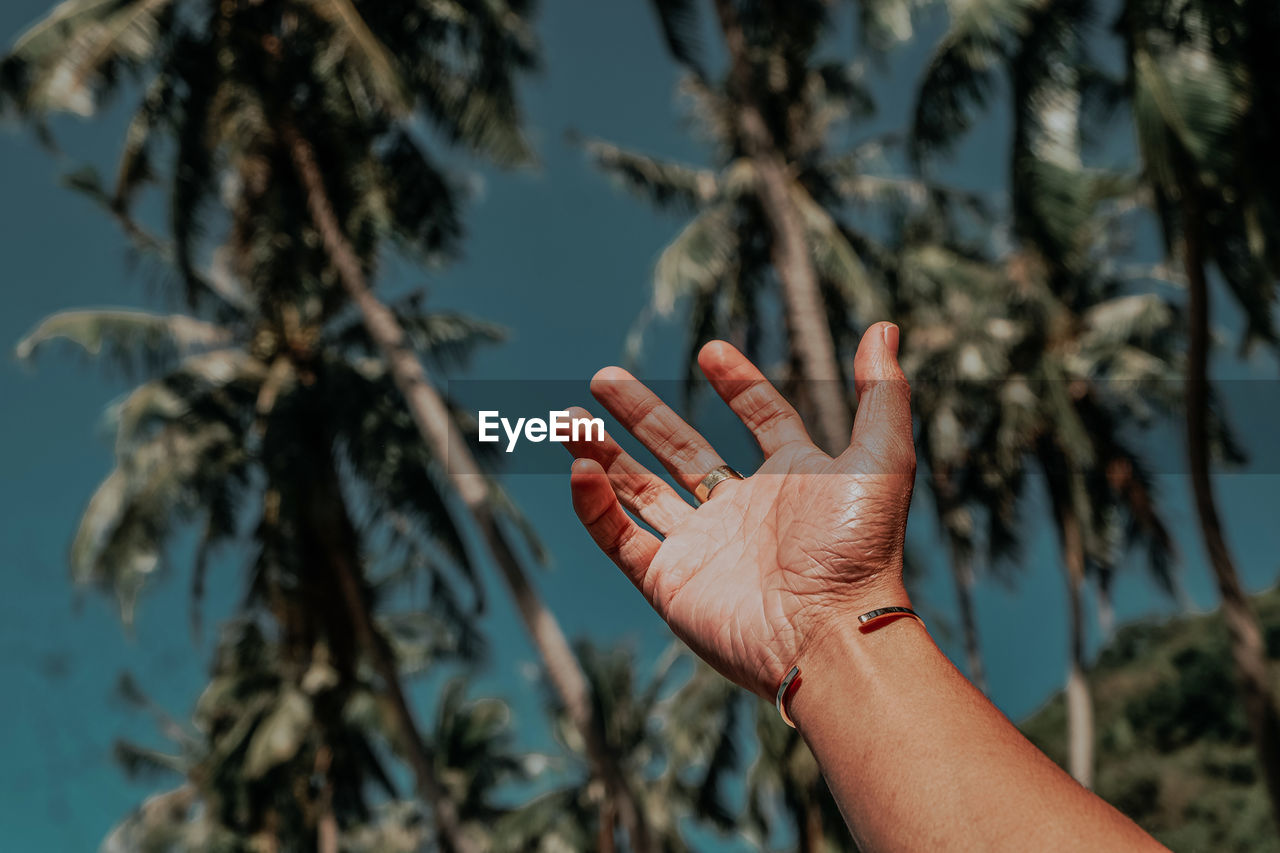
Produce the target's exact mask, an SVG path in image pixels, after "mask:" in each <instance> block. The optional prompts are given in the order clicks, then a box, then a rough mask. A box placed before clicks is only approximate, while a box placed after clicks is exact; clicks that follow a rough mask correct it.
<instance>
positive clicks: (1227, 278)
mask: <svg viewBox="0 0 1280 853" xmlns="http://www.w3.org/2000/svg"><path fill="white" fill-rule="evenodd" d="M1117 29H1118V30H1119V31H1120V33H1121V35H1122V36H1123V37H1124V39H1125V44H1126V48H1127V65H1128V67H1127V75H1126V81H1125V89H1126V94H1127V95H1128V98H1129V103H1130V108H1131V113H1132V118H1133V123H1134V129H1135V132H1136V136H1137V140H1138V149H1139V153H1140V155H1141V158H1142V163H1143V170H1144V173H1145V175H1146V177H1147V179H1148V181H1149V182H1150V184H1151V187H1152V190H1153V194H1154V197H1155V204H1154V207H1155V210H1156V213H1157V214H1158V216H1159V220H1160V224H1161V227H1162V230H1163V233H1164V238H1165V246H1166V250H1167V251H1168V252H1169V254H1170V255H1171V256H1173V255H1176V256H1177V257H1178V261H1179V262H1180V265H1181V267H1182V270H1183V272H1184V274H1185V276H1186V280H1187V287H1188V291H1187V323H1188V335H1187V373H1186V433H1187V458H1188V462H1189V470H1190V474H1191V489H1192V493H1193V495H1194V498H1195V506H1196V514H1197V516H1198V518H1199V520H1200V529H1201V534H1202V538H1203V539H1204V543H1205V550H1206V552H1207V555H1208V558H1209V565H1210V568H1211V569H1212V571H1213V574H1214V578H1215V580H1216V582H1217V586H1218V592H1219V595H1220V596H1221V598H1222V610H1223V615H1224V617H1225V618H1226V622H1227V626H1228V628H1229V630H1230V633H1231V640H1232V642H1231V649H1232V657H1233V658H1234V662H1235V667H1236V673H1237V676H1238V678H1239V680H1240V685H1241V691H1242V695H1243V698H1244V707H1245V714H1246V716H1247V717H1248V720H1249V727H1250V730H1251V733H1252V735H1253V739H1254V743H1255V745H1256V747H1257V750H1258V757H1259V763H1260V764H1261V766H1262V770H1263V776H1264V778H1265V779H1266V783H1267V789H1268V792H1269V794H1270V797H1271V805H1272V811H1273V814H1274V816H1275V818H1276V821H1277V822H1278V823H1280V711H1278V710H1277V705H1276V697H1275V695H1274V693H1273V691H1272V688H1271V681H1270V679H1269V677H1268V671H1267V655H1266V648H1265V643H1264V641H1263V637H1262V632H1261V629H1260V627H1259V625H1258V620H1257V616H1256V615H1255V614H1254V612H1253V610H1252V608H1251V606H1250V604H1249V600H1248V598H1247V596H1246V595H1245V591H1244V587H1243V585H1242V584H1241V581H1240V576H1239V572H1238V571H1237V570H1236V565H1235V560H1234V558H1233V557H1232V555H1231V551H1230V548H1229V547H1228V545H1227V541H1226V536H1225V534H1224V532H1223V526H1222V521H1221V518H1220V516H1219V513H1218V507H1217V502H1216V499H1215V497H1214V493H1213V481H1212V478H1211V476H1210V465H1211V456H1212V450H1213V433H1214V430H1213V424H1212V421H1211V413H1212V397H1211V388H1210V384H1209V378H1208V366H1209V342H1210V341H1209V329H1210V298H1209V268H1210V266H1213V267H1215V268H1216V269H1217V271H1218V273H1219V275H1220V276H1221V279H1222V281H1223V282H1224V283H1225V284H1226V285H1227V290H1228V292H1229V293H1230V294H1231V296H1232V298H1233V299H1234V300H1235V301H1236V302H1237V303H1238V304H1239V305H1240V307H1241V308H1242V309H1243V312H1244V317H1245V324H1246V325H1245V330H1244V346H1246V347H1247V346H1248V345H1249V344H1251V343H1252V342H1254V341H1259V340H1260V341H1263V342H1265V343H1268V344H1271V345H1273V346H1274V345H1276V344H1277V343H1278V342H1280V338H1278V337H1277V332H1276V327H1275V321H1274V304H1275V298H1276V283H1277V280H1278V278H1280V240H1277V238H1276V234H1277V223H1280V208H1277V206H1276V199H1277V197H1280V196H1277V191H1280V171H1277V167H1276V164H1275V155H1274V152H1275V149H1276V144H1277V141H1278V139H1280V131H1278V130H1277V128H1276V124H1275V121H1274V116H1275V115H1276V113H1275V111H1274V110H1275V108H1276V107H1277V105H1278V102H1277V97H1280V96H1278V95H1277V93H1276V91H1275V87H1274V85H1273V84H1272V81H1273V80H1274V79H1275V74H1276V71H1277V57H1276V55H1275V48H1274V45H1275V39H1276V37H1277V35H1280V11H1278V10H1277V9H1276V7H1275V5H1274V4H1271V3H1265V2H1255V0H1245V2H1240V3H1236V4H1232V5H1229V6H1224V5H1222V4H1217V3H1204V2H1178V3H1174V2H1163V0H1130V2H1126V3H1125V4H1124V6H1123V11H1122V13H1121V15H1120V19H1119V21H1118V23H1117Z"/></svg>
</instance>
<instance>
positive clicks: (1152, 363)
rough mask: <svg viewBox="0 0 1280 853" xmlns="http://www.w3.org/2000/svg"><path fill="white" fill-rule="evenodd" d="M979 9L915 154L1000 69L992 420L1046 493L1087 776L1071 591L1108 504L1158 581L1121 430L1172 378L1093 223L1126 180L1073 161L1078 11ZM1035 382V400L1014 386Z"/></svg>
mask: <svg viewBox="0 0 1280 853" xmlns="http://www.w3.org/2000/svg"><path fill="white" fill-rule="evenodd" d="M989 11H990V13H989V14H987V13H985V12H984V13H982V14H979V13H977V12H976V10H974V9H972V8H967V7H966V8H962V9H960V10H959V12H958V14H957V15H956V16H955V17H954V19H953V21H952V25H951V29H950V31H949V32H948V34H947V35H946V36H945V37H944V38H943V40H942V42H941V44H940V45H939V47H938V49H937V51H936V53H935V55H934V57H933V59H932V60H931V62H930V65H929V70H928V72H927V73H926V76H925V80H924V82H923V83H922V86H921V89H920V96H919V100H918V103H917V107H916V115H915V126H914V128H913V135H912V138H913V149H914V151H915V152H916V155H917V157H923V156H926V155H928V154H930V153H933V152H935V151H937V150H938V149H940V148H945V147H946V146H947V145H949V144H950V143H951V142H952V141H954V139H955V138H957V137H958V136H959V135H960V134H961V133H963V131H964V130H965V129H967V127H968V125H969V123H970V121H971V120H972V118H971V117H972V113H973V112H974V111H975V109H976V108H977V107H981V106H982V105H983V103H984V102H985V99H986V98H987V97H988V95H989V92H990V89H991V87H992V86H993V85H994V82H995V80H997V79H998V78H999V77H1001V76H1004V77H1007V78H1008V80H1009V81H1010V88H1011V90H1012V95H1013V103H1014V139H1013V146H1012V153H1011V174H1010V186H1011V187H1012V188H1013V192H1012V207H1013V210H1012V214H1013V216H1012V222H1013V232H1014V237H1015V239H1016V241H1017V244H1018V245H1017V248H1016V249H1015V251H1014V253H1013V254H1012V255H1011V256H1010V258H1009V261H1008V267H1009V274H1010V277H1011V278H1012V280H1013V284H1014V292H1015V294H1017V301H1016V302H1015V303H1014V304H1017V305H1020V307H1021V309H1022V310H1023V311H1024V312H1025V313H1026V318H1025V319H1028V320H1029V321H1030V322H1024V323H1023V325H1022V329H1021V331H1020V332H1019V334H1018V335H1016V337H1017V338H1019V339H1020V340H1018V341H1017V345H1018V347H1020V348H1021V350H1022V351H1021V354H1020V355H1017V356H1016V357H1013V358H1011V359H1009V360H1008V362H1007V366H1005V367H1003V368H1002V369H1007V370H1010V371H1013V372H1015V375H1020V376H1021V378H1020V379H1019V382H1025V381H1027V380H1030V381H1031V382H1032V383H1033V384H1032V385H1029V386H1025V387H1024V388H1023V392H1024V394H1023V398H1022V399H1023V402H1018V397H1017V396H1013V395H1010V394H1006V393H1003V392H1002V394H1001V397H1002V400H1001V408H1002V409H1004V408H1006V407H1007V404H1008V403H1010V402H1012V403H1013V405H1014V408H1013V409H1008V410H1007V411H1004V412H1002V413H1001V415H1000V421H1004V420H1005V419H1006V418H1007V421H1008V423H1007V425H1006V424H1004V423H1002V424H1001V427H1000V431H1003V432H1004V434H1003V436H1002V439H1003V440H1004V441H1007V442H1010V446H1011V447H1014V448H1017V451H1018V452H1019V453H1029V454H1031V456H1032V457H1033V458H1034V460H1035V464H1036V466H1037V467H1038V468H1039V470H1040V473H1042V474H1043V475H1044V477H1045V481H1046V484H1047V487H1048V492H1049V498H1050V506H1051V510H1052V515H1053V521H1054V525H1055V528H1056V530H1057V531H1058V535H1059V540H1060V545H1061V553H1062V557H1063V565H1064V569H1065V570H1066V574H1067V592H1068V603H1069V613H1070V625H1071V641H1070V649H1071V654H1070V662H1071V663H1070V668H1069V675H1068V683H1067V694H1068V702H1067V706H1068V727H1069V729H1070V732H1071V736H1070V738H1069V741H1070V744H1071V749H1070V751H1069V755H1070V761H1069V764H1070V769H1071V771H1072V773H1073V775H1075V776H1076V778H1077V779H1078V780H1080V781H1081V782H1082V783H1083V784H1085V785H1089V784H1090V783H1091V781H1092V774H1093V763H1094V762H1093V740H1094V738H1093V732H1092V699H1091V697H1090V695H1089V688H1088V682H1087V680H1086V677H1085V672H1086V663H1087V658H1086V655H1085V645H1084V638H1085V634H1084V617H1083V602H1082V593H1083V587H1084V583H1085V578H1086V572H1087V569H1088V566H1089V564H1090V563H1091V562H1092V563H1093V564H1094V565H1095V566H1096V567H1097V568H1098V569H1099V573H1100V579H1101V580H1102V582H1103V588H1104V590H1105V589H1106V581H1107V579H1108V578H1109V577H1110V566H1111V565H1112V562H1113V560H1114V557H1113V556H1111V555H1110V550H1109V548H1108V547H1105V546H1106V545H1107V544H1108V543H1110V542H1111V541H1112V540H1113V539H1114V537H1108V536H1105V535H1103V528H1102V527H1101V525H1104V524H1106V525H1114V523H1115V515H1116V513H1118V512H1121V511H1123V512H1124V513H1126V514H1127V515H1128V516H1129V517H1130V519H1131V521H1132V522H1133V525H1131V530H1132V531H1133V532H1135V533H1137V532H1141V533H1142V534H1143V536H1144V537H1145V539H1146V541H1147V544H1148V545H1149V546H1150V548H1151V552H1152V566H1153V568H1155V569H1156V570H1157V576H1158V577H1160V578H1161V579H1162V580H1163V581H1164V582H1165V583H1166V585H1167V584H1168V575H1167V565H1168V561H1167V555H1168V551H1169V546H1168V535H1167V533H1166V532H1165V531H1164V527H1163V525H1162V524H1161V523H1160V520H1159V515H1158V513H1157V512H1156V511H1155V507H1154V504H1153V503H1152V501H1151V496H1150V489H1149V487H1148V483H1147V478H1146V477H1145V476H1144V475H1143V473H1142V467H1141V464H1140V460H1138V458H1137V456H1136V454H1134V453H1132V452H1131V451H1130V450H1129V449H1128V448H1127V446H1126V443H1125V442H1124V441H1123V440H1122V435H1123V425H1124V423H1125V422H1126V419H1132V418H1133V417H1134V416H1135V414H1136V413H1140V412H1141V411H1142V410H1143V404H1144V402H1145V395H1147V394H1149V393H1150V391H1151V390H1152V388H1153V387H1155V388H1159V385H1160V383H1161V382H1162V381H1163V382H1167V381H1168V380H1169V379H1171V378H1172V376H1173V375H1174V374H1173V371H1174V370H1175V369H1176V364H1177V362H1176V358H1175V352H1174V351H1173V350H1172V349H1171V346H1170V344H1169V343H1168V342H1169V341H1171V340H1172V338H1171V336H1167V337H1165V338H1161V337H1160V336H1158V335H1155V334H1154V333H1153V329H1156V328H1160V329H1163V330H1165V331H1166V332H1168V331H1169V324H1170V322H1171V321H1172V319H1173V317H1174V314H1173V312H1172V309H1171V308H1170V306H1168V305H1167V304H1166V303H1165V302H1164V301H1163V300H1161V299H1160V298H1158V297H1156V296H1139V295H1133V294H1132V293H1131V290H1132V288H1131V286H1129V285H1128V284H1127V283H1126V282H1124V281H1122V280H1120V278H1119V276H1117V275H1116V273H1115V271H1114V270H1113V269H1112V267H1114V266H1115V264H1114V262H1113V261H1112V260H1110V259H1111V258H1112V257H1113V256H1114V254H1115V252H1114V250H1113V245H1112V242H1111V241H1108V239H1107V238H1108V235H1109V233H1110V232H1109V229H1110V228H1111V226H1112V225H1113V224H1114V223H1116V222H1117V220H1116V219H1115V217H1114V216H1111V217H1109V218H1108V217H1106V216H1105V214H1106V212H1107V207H1105V206H1104V203H1105V202H1107V200H1108V199H1109V198H1113V197H1115V196H1117V195H1119V194H1121V193H1122V192H1124V191H1126V190H1128V187H1127V185H1126V182H1125V181H1124V180H1123V179H1121V178H1119V177H1117V176H1113V175H1109V174H1106V173H1102V172H1098V171H1095V170H1089V169H1087V168H1085V167H1084V166H1083V163H1082V158H1081V153H1080V152H1081V126H1082V117H1081V116H1082V109H1083V106H1082V101H1083V96H1084V93H1085V92H1086V91H1089V90H1090V85H1088V84H1089V83H1091V82H1096V78H1097V76H1098V75H1097V74H1096V72H1095V71H1093V70H1092V69H1093V66H1092V64H1091V62H1090V59H1089V57H1088V56H1087V54H1086V52H1085V45H1084V41H1083V36H1082V30H1083V28H1084V26H1085V23H1086V21H1087V20H1088V16H1089V14H1090V11H1091V4H1090V3H1088V2H1083V0H1072V2H1066V3H1055V4H1036V3H1025V2H1017V0H1012V2H1008V3H1000V4H995V5H994V7H993V8H992V9H991V10H989ZM1092 88H1098V87H1097V86H1094V87H1092ZM1115 206H1117V205H1113V207H1115ZM1120 207H1122V206H1120ZM1013 352H1014V350H1011V351H1010V353H1011V354H1012V353H1013ZM1010 387H1017V386H1010ZM1033 389H1034V392H1035V393H1034V395H1028V394H1026V393H1025V392H1027V391H1031V390H1033ZM1159 390H1164V389H1159ZM1033 400H1034V405H1032V401H1033ZM1019 409H1021V411H1019ZM1007 427H1008V428H1007ZM997 434H999V432H998V433H997ZM1108 472H1111V479H1110V480H1108V479H1107V473H1108ZM1103 508H1106V510H1107V511H1106V512H1103V511H1102V510H1103ZM1108 515H1110V516H1111V517H1110V518H1109V517H1108Z"/></svg>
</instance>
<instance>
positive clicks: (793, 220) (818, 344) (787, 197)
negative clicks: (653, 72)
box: [715, 0, 853, 454]
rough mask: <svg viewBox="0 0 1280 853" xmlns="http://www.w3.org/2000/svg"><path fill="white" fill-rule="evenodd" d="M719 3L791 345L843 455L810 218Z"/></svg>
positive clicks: (844, 416)
mask: <svg viewBox="0 0 1280 853" xmlns="http://www.w3.org/2000/svg"><path fill="white" fill-rule="evenodd" d="M715 6H716V14H717V17H718V18H719V21H720V29H721V30H722V32H723V34H724V40H725V45H726V46H727V47H728V49H729V58H730V63H731V66H730V72H729V82H730V86H731V87H732V89H733V92H734V94H735V96H736V99H737V102H736V104H735V107H736V109H735V114H736V116H737V121H738V133H739V135H740V137H741V142H742V145H743V148H744V149H745V150H746V152H747V155H748V156H749V157H750V158H751V161H752V165H753V166H754V167H755V171H756V177H757V179H758V180H759V200H760V206H761V207H762V208H763V210H764V214H765V219H766V220H767V221H768V223H769V230H770V232H771V233H772V237H773V239H772V240H771V246H770V254H771V256H772V261H773V267H774V269H775V270H776V271H777V273H778V279H779V281H780V282H781V283H782V301H783V305H784V307H785V315H786V323H787V340H788V343H789V346H790V347H791V349H792V351H793V352H794V353H795V354H796V356H797V361H798V362H799V364H800V369H801V371H802V373H803V376H804V379H805V380H806V381H807V382H808V383H809V388H808V391H809V399H811V400H812V401H813V407H814V410H815V414H816V417H815V423H814V426H815V427H816V428H817V429H816V434H815V435H814V440H815V441H816V442H817V444H818V446H819V447H821V448H822V449H823V450H825V451H827V452H828V453H831V454H837V453H840V452H841V451H843V450H844V448H846V447H848V445H849V437H850V434H851V433H852V430H853V419H852V417H851V415H850V413H849V405H848V401H847V397H846V395H845V390H844V383H843V380H842V377H841V372H840V363H839V361H838V359H837V357H836V345H835V340H834V339H833V338H832V336H831V326H830V325H829V324H828V322H827V314H826V310H825V308H824V307H823V301H822V291H821V289H820V287H819V285H818V274H817V271H816V270H815V269H814V265H813V256H812V255H811V254H810V251H809V241H808V238H807V237H806V235H805V228H804V220H803V218H802V216H801V213H800V210H799V209H798V208H797V207H796V204H795V200H794V199H793V198H792V196H791V185H792V183H793V181H792V178H791V176H790V173H789V172H790V170H789V168H788V166H787V162H786V159H785V157H784V156H783V154H782V152H781V151H779V150H778V146H777V144H776V141H775V140H774V138H773V134H772V133H771V132H770V131H769V126H768V124H766V123H765V120H764V114H763V113H762V112H761V110H760V105H759V104H758V103H756V100H755V97H754V85H753V82H752V73H751V59H750V57H749V56H748V46H747V40H746V34H745V33H743V31H742V26H741V24H740V23H739V21H738V16H737V12H736V10H735V9H734V7H733V3H732V0H715Z"/></svg>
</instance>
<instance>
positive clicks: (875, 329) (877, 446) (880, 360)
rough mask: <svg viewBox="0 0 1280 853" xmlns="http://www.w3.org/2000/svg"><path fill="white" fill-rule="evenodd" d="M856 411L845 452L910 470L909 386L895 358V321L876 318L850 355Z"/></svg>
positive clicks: (866, 462)
mask: <svg viewBox="0 0 1280 853" xmlns="http://www.w3.org/2000/svg"><path fill="white" fill-rule="evenodd" d="M853 372H854V387H855V388H856V390H857V393H858V411H857V415H856V416H855V418H854V422H853V441H852V444H851V445H850V448H849V450H848V451H846V453H848V454H851V455H853V456H855V457H857V460H858V461H857V464H858V467H859V468H865V467H871V468H873V469H874V471H875V472H876V473H886V474H888V473H893V474H900V473H908V472H910V473H914V471H915V464H916V453H915V442H914V440H913V439H912V435H911V387H910V385H909V384H908V383H907V377H906V374H904V373H903V372H902V366H901V365H899V364H898V327H897V326H895V325H894V324H893V323H876V324H875V325H874V326H872V327H871V328H870V329H867V331H866V333H865V334H864V335H863V336H862V342H861V343H860V344H858V354H857V355H856V356H855V357H854V360H853ZM868 473H871V472H868Z"/></svg>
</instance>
